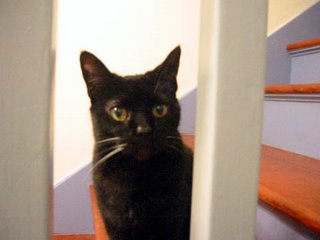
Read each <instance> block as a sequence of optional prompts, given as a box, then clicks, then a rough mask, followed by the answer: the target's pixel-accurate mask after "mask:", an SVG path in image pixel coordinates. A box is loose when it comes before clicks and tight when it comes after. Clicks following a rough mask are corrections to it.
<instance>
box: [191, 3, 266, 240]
mask: <svg viewBox="0 0 320 240" xmlns="http://www.w3.org/2000/svg"><path fill="white" fill-rule="evenodd" d="M266 3H267V1H266V0H241V1H229V0H202V2H201V4H202V6H201V29H200V35H201V36H200V63H199V64H200V65H199V82H198V92H197V95H198V98H197V119H196V149H195V165H194V185H193V205H192V227H191V239H192V240H200V239H201V240H213V239H214V240H219V239H221V240H230V239H232V240H233V239H236V240H250V239H251V240H253V239H254V228H255V213H256V202H257V181H258V169H259V159H260V135H261V125H262V124H261V122H262V101H263V85H264V81H263V79H264V59H265V57H264V56H265V54H264V50H265V39H266V15H267V14H266V12H267V4H266Z"/></svg>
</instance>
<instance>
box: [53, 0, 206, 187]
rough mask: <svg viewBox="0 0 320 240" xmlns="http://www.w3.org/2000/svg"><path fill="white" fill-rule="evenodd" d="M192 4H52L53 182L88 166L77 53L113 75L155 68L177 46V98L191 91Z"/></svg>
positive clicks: (81, 0) (181, 0) (79, 0)
mask: <svg viewBox="0 0 320 240" xmlns="http://www.w3.org/2000/svg"><path fill="white" fill-rule="evenodd" d="M199 2H200V1H192V0H157V1H149V0H135V1H132V0H117V1H115V0H104V1H102V0H101V1H99V0H91V1H85V0H68V1H59V4H58V33H57V62H56V86H55V119H54V120H55V131H54V134H55V141H54V144H55V145H54V182H55V183H56V184H57V183H58V182H61V181H63V180H64V179H65V178H66V177H67V176H68V175H70V173H72V172H75V171H77V170H78V169H79V168H80V167H82V166H83V165H85V164H87V163H88V162H90V161H91V154H92V145H93V138H92V130H91V122H90V116H89V99H88V97H87V93H86V89H85V84H84V81H83V79H82V75H81V72H80V67H79V60H78V59H79V53H80V51H81V49H82V50H89V51H91V52H93V53H94V54H96V55H97V56H98V57H99V58H100V59H101V60H103V61H104V63H105V64H106V65H107V67H108V68H109V69H110V70H111V71H114V72H116V73H118V74H121V75H125V74H136V73H143V72H145V71H147V70H151V69H153V68H154V67H156V66H157V65H158V64H160V62H162V61H163V60H164V58H165V57H166V55H167V54H168V53H169V52H170V51H171V50H172V49H173V48H174V47H175V46H176V45H178V44H180V45H181V47H182V58H181V67H180V71H179V76H178V80H179V91H178V96H179V97H181V96H183V95H184V94H186V93H187V92H189V91H190V90H192V89H193V88H195V87H196V76H197V67H198V65H197V62H198V36H199V34H198V31H199V11H200V10H199V7H200V6H199V5H200V3H199Z"/></svg>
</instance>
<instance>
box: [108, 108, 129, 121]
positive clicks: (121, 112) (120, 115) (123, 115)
mask: <svg viewBox="0 0 320 240" xmlns="http://www.w3.org/2000/svg"><path fill="white" fill-rule="evenodd" d="M110 115H111V117H112V118H113V119H114V120H116V121H118V122H123V121H125V120H126V119H127V118H128V115H129V114H128V111H127V109H125V108H123V107H113V108H111V110H110Z"/></svg>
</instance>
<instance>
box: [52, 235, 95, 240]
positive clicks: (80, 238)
mask: <svg viewBox="0 0 320 240" xmlns="http://www.w3.org/2000/svg"><path fill="white" fill-rule="evenodd" d="M52 240H95V239H94V235H93V234H72V235H55V236H53V238H52Z"/></svg>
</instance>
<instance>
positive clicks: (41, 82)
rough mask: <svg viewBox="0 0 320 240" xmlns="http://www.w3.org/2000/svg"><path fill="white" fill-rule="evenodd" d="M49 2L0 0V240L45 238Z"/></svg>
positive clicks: (48, 170) (48, 157) (48, 183)
mask: <svg viewBox="0 0 320 240" xmlns="http://www.w3.org/2000/svg"><path fill="white" fill-rule="evenodd" d="M51 14H52V1H49V0H29V1H12V0H1V2H0V29H1V31H0V39H1V41H0V49H1V53H0V79H1V80H0V116H1V120H0V121H1V123H0V136H1V138H0V189H1V194H0V239H7V240H28V239H30V240H36V239H39V240H40V239H41V240H44V239H49V235H50V226H49V225H50V224H49V223H50V211H49V210H50V192H51V186H52V185H51V175H52V168H51V167H50V166H51V162H50V161H51V145H50V143H51V139H50V137H51V134H50V113H51V82H52V81H51V79H52V76H51V72H52V52H51V25H52V24H51V23H52V17H51Z"/></svg>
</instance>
